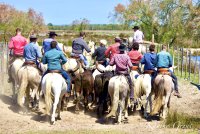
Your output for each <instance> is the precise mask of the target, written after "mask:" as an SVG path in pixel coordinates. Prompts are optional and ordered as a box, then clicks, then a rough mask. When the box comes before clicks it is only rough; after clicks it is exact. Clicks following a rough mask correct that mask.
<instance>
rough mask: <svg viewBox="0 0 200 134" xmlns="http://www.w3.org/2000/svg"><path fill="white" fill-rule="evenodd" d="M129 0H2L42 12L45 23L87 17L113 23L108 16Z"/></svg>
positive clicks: (104, 22)
mask: <svg viewBox="0 0 200 134" xmlns="http://www.w3.org/2000/svg"><path fill="white" fill-rule="evenodd" d="M128 1H129V0H0V2H1V3H6V4H9V5H11V6H14V7H15V8H16V9H18V10H23V11H27V10H28V9H29V8H33V9H34V10H36V11H37V12H41V13H42V14H43V17H44V19H45V23H46V24H48V23H50V22H51V23H53V24H54V25H55V24H57V25H60V24H71V23H72V21H73V20H76V19H80V18H87V19H88V20H89V21H90V23H91V24H108V23H112V22H111V20H110V19H109V18H108V16H109V14H110V13H111V12H112V11H113V10H114V7H115V6H116V5H117V4H118V3H122V4H125V5H127V4H128Z"/></svg>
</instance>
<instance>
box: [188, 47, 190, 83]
mask: <svg viewBox="0 0 200 134" xmlns="http://www.w3.org/2000/svg"><path fill="white" fill-rule="evenodd" d="M188 56H189V76H188V80H190V74H191V50H189V55H188Z"/></svg>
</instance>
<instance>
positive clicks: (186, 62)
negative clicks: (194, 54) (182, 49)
mask: <svg viewBox="0 0 200 134" xmlns="http://www.w3.org/2000/svg"><path fill="white" fill-rule="evenodd" d="M187 64H188V49H186V61H185V79H187Z"/></svg>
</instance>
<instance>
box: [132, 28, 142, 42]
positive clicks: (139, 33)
mask: <svg viewBox="0 0 200 134" xmlns="http://www.w3.org/2000/svg"><path fill="white" fill-rule="evenodd" d="M132 29H133V30H134V35H133V42H137V43H142V42H143V39H144V34H143V32H142V31H140V30H139V29H140V27H139V26H134V27H133V28H132Z"/></svg>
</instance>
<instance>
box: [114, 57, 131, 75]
mask: <svg viewBox="0 0 200 134" xmlns="http://www.w3.org/2000/svg"><path fill="white" fill-rule="evenodd" d="M110 65H111V66H113V65H116V72H117V73H119V74H126V73H128V67H130V68H131V67H132V66H133V65H132V64H131V60H130V58H129V56H128V55H127V54H115V55H114V56H113V57H112V59H111V61H110Z"/></svg>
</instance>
